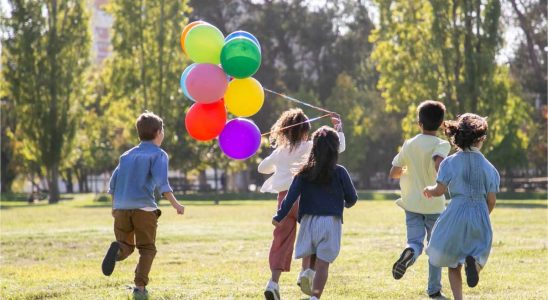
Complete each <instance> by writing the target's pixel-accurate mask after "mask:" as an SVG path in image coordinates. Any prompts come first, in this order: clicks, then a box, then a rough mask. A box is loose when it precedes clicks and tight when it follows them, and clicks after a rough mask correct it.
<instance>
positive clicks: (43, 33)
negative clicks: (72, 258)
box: [2, 0, 90, 202]
mask: <svg viewBox="0 0 548 300" xmlns="http://www.w3.org/2000/svg"><path fill="white" fill-rule="evenodd" d="M9 5H10V7H11V8H12V10H11V18H8V19H6V20H4V22H3V28H4V30H5V33H6V35H5V39H4V41H3V45H4V47H5V51H4V52H3V54H2V56H3V57H2V60H3V62H4V66H5V67H4V68H3V69H2V73H3V78H4V80H5V86H3V88H2V90H3V93H5V99H6V101H7V102H8V103H9V104H10V107H11V108H12V109H10V112H11V113H13V114H14V115H15V118H16V120H17V121H16V126H15V127H14V128H10V131H9V134H8V137H9V139H10V143H11V144H12V145H13V147H14V148H15V151H14V153H15V154H16V155H17V156H20V158H21V160H23V161H25V162H26V163H28V164H30V165H31V166H32V167H33V169H38V168H39V167H40V168H44V169H45V170H46V172H47V173H46V174H47V179H48V183H49V190H50V201H51V202H56V201H58V200H59V189H58V185H57V180H58V176H59V169H60V168H61V167H62V165H63V162H64V160H63V158H64V157H66V155H67V154H68V153H70V152H71V149H72V146H73V141H74V136H75V134H76V129H77V122H78V116H79V114H78V113H79V99H80V98H81V97H82V91H83V84H84V81H83V77H82V75H83V73H84V71H85V69H86V68H87V66H88V60H89V40H90V37H89V32H88V28H89V27H88V15H87V12H86V9H85V8H86V7H85V4H84V3H83V2H81V1H69V0H67V1H59V2H57V1H9Z"/></svg>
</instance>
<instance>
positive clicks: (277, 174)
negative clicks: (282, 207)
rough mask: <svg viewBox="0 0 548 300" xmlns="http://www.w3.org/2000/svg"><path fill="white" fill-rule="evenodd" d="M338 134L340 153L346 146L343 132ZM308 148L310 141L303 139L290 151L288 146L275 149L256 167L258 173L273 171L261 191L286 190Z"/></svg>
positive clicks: (308, 152)
mask: <svg viewBox="0 0 548 300" xmlns="http://www.w3.org/2000/svg"><path fill="white" fill-rule="evenodd" d="M338 134H339V153H341V152H343V151H344V149H345V148H346V143H345V139H344V133H342V132H338ZM310 150H312V141H303V142H301V143H299V144H298V145H297V146H296V147H295V148H294V149H293V151H291V152H290V151H289V148H286V147H283V148H277V149H275V150H274V151H273V152H272V154H270V155H269V156H268V157H266V158H265V159H264V160H263V161H262V162H261V163H260V164H259V167H258V169H259V173H262V174H272V173H274V174H273V175H272V176H270V178H268V179H267V180H266V181H265V182H264V184H263V186H262V187H261V192H263V193H279V192H283V191H287V190H288V189H289V186H290V185H291V182H292V181H293V176H294V175H295V173H296V172H297V171H298V170H299V168H300V167H301V166H302V165H303V164H304V163H306V160H307V159H308V155H309V154H310Z"/></svg>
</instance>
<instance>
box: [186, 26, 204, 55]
mask: <svg viewBox="0 0 548 300" xmlns="http://www.w3.org/2000/svg"><path fill="white" fill-rule="evenodd" d="M200 24H207V23H206V22H204V21H194V22H190V23H188V24H187V25H186V26H185V28H183V32H181V49H183V52H184V53H185V55H187V54H186V49H185V38H186V34H187V33H188V32H189V31H190V29H192V27H194V26H196V25H200Z"/></svg>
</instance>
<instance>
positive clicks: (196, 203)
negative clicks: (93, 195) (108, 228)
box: [77, 199, 275, 209]
mask: <svg viewBox="0 0 548 300" xmlns="http://www.w3.org/2000/svg"><path fill="white" fill-rule="evenodd" d="M260 201H263V200H260ZM274 201H275V199H273V200H272V202H274ZM179 202H181V204H182V205H191V206H244V205H249V204H251V203H253V202H255V201H253V200H224V201H220V202H219V204H215V203H213V201H205V200H204V201H184V200H180V199H179ZM111 206H112V204H110V203H97V204H86V205H79V206H77V207H82V208H106V207H111ZM159 208H160V209H166V208H171V205H170V204H169V203H161V204H160V205H159Z"/></svg>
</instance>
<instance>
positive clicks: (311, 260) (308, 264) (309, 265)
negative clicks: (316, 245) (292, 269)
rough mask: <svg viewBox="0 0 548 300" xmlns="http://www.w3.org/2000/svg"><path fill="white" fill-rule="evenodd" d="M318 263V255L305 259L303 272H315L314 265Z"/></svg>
mask: <svg viewBox="0 0 548 300" xmlns="http://www.w3.org/2000/svg"><path fill="white" fill-rule="evenodd" d="M315 262H316V254H312V255H310V256H305V257H303V264H302V268H303V269H302V270H303V271H304V270H306V269H312V270H314V263H315Z"/></svg>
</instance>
